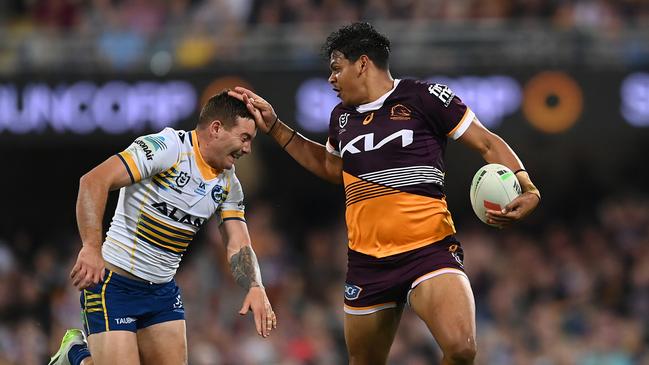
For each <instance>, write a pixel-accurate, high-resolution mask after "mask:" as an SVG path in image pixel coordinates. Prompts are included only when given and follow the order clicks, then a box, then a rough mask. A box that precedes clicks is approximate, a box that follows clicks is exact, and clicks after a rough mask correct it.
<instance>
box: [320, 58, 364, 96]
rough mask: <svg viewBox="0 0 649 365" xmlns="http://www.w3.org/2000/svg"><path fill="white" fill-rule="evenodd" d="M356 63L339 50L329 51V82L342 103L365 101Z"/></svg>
mask: <svg viewBox="0 0 649 365" xmlns="http://www.w3.org/2000/svg"><path fill="white" fill-rule="evenodd" d="M356 63H357V62H351V61H350V60H349V59H347V58H346V57H345V55H343V54H342V53H341V52H340V51H333V52H331V57H330V59H329V68H330V69H331V75H330V76H329V83H330V84H331V85H332V86H333V89H334V92H336V94H337V96H338V97H339V98H340V100H341V101H342V103H343V105H359V104H363V102H364V101H365V96H364V95H363V93H362V88H361V84H360V78H359V69H358V67H357V66H358V65H356Z"/></svg>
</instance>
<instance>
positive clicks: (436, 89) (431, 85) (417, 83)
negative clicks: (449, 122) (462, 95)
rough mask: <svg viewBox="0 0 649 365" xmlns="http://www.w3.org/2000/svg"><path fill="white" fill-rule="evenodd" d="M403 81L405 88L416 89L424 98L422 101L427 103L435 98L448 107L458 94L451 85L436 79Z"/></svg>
mask: <svg viewBox="0 0 649 365" xmlns="http://www.w3.org/2000/svg"><path fill="white" fill-rule="evenodd" d="M404 82H405V83H404ZM402 83H404V89H410V90H413V91H415V93H416V94H417V95H418V96H419V97H420V98H422V101H423V102H426V103H428V102H430V100H433V101H435V102H437V103H438V104H439V105H440V106H444V107H448V106H449V104H450V103H451V101H452V100H453V98H454V97H455V96H456V95H455V92H453V90H451V88H450V87H448V86H447V85H444V84H441V83H437V82H434V81H427V80H415V79H407V80H403V81H402Z"/></svg>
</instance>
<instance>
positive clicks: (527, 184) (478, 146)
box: [459, 118, 541, 227]
mask: <svg viewBox="0 0 649 365" xmlns="http://www.w3.org/2000/svg"><path fill="white" fill-rule="evenodd" d="M459 140H460V141H461V142H462V143H464V144H465V145H467V146H469V147H471V148H472V149H474V150H476V151H478V152H479V153H480V155H482V157H483V158H484V160H485V161H486V162H488V163H499V164H501V165H505V166H507V167H509V168H510V169H511V170H512V171H515V172H516V177H517V178H518V181H519V183H520V184H521V188H522V190H523V193H522V194H521V195H520V196H518V197H517V198H516V199H514V200H513V201H512V202H511V203H509V204H508V205H507V206H506V207H505V208H504V209H503V210H502V211H495V210H487V217H488V218H489V220H490V223H493V224H497V225H499V226H501V227H505V226H508V225H510V224H511V223H514V222H516V221H518V220H520V219H523V218H525V217H526V216H528V215H529V214H530V213H531V212H532V211H533V210H534V209H535V208H536V206H537V205H538V204H539V202H540V201H541V193H540V192H539V189H537V188H536V186H534V184H533V183H532V180H531V179H530V176H529V174H528V173H527V171H525V170H524V167H523V163H522V162H521V160H520V159H519V158H518V156H517V155H516V153H515V152H514V151H513V150H512V149H511V147H509V145H508V144H507V143H506V142H505V141H504V140H503V139H502V138H500V137H499V136H498V135H496V134H494V133H492V132H490V131H489V130H488V129H487V128H485V127H484V126H483V125H482V123H480V121H479V120H478V119H477V118H476V119H474V120H473V122H472V123H471V125H470V126H469V128H467V130H466V131H465V132H464V134H462V136H461V137H460V138H459Z"/></svg>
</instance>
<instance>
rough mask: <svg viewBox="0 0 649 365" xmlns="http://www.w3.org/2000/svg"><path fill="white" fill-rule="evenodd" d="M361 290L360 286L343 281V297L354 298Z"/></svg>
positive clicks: (356, 297)
mask: <svg viewBox="0 0 649 365" xmlns="http://www.w3.org/2000/svg"><path fill="white" fill-rule="evenodd" d="M361 291H363V288H361V287H360V286H358V285H352V284H347V283H345V299H347V300H356V299H358V297H359V296H360V295H361Z"/></svg>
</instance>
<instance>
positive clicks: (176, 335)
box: [93, 320, 187, 365]
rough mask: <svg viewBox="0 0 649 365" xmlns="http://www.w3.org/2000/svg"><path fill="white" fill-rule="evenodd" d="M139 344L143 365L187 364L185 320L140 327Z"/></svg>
mask: <svg viewBox="0 0 649 365" xmlns="http://www.w3.org/2000/svg"><path fill="white" fill-rule="evenodd" d="M137 344H138V347H139V349H140V358H141V360H142V365H183V364H187V337H186V335H185V321H184V320H175V321H168V322H162V323H158V324H154V325H152V326H149V327H146V328H142V329H139V330H138V331H137ZM93 356H94V355H93Z"/></svg>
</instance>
